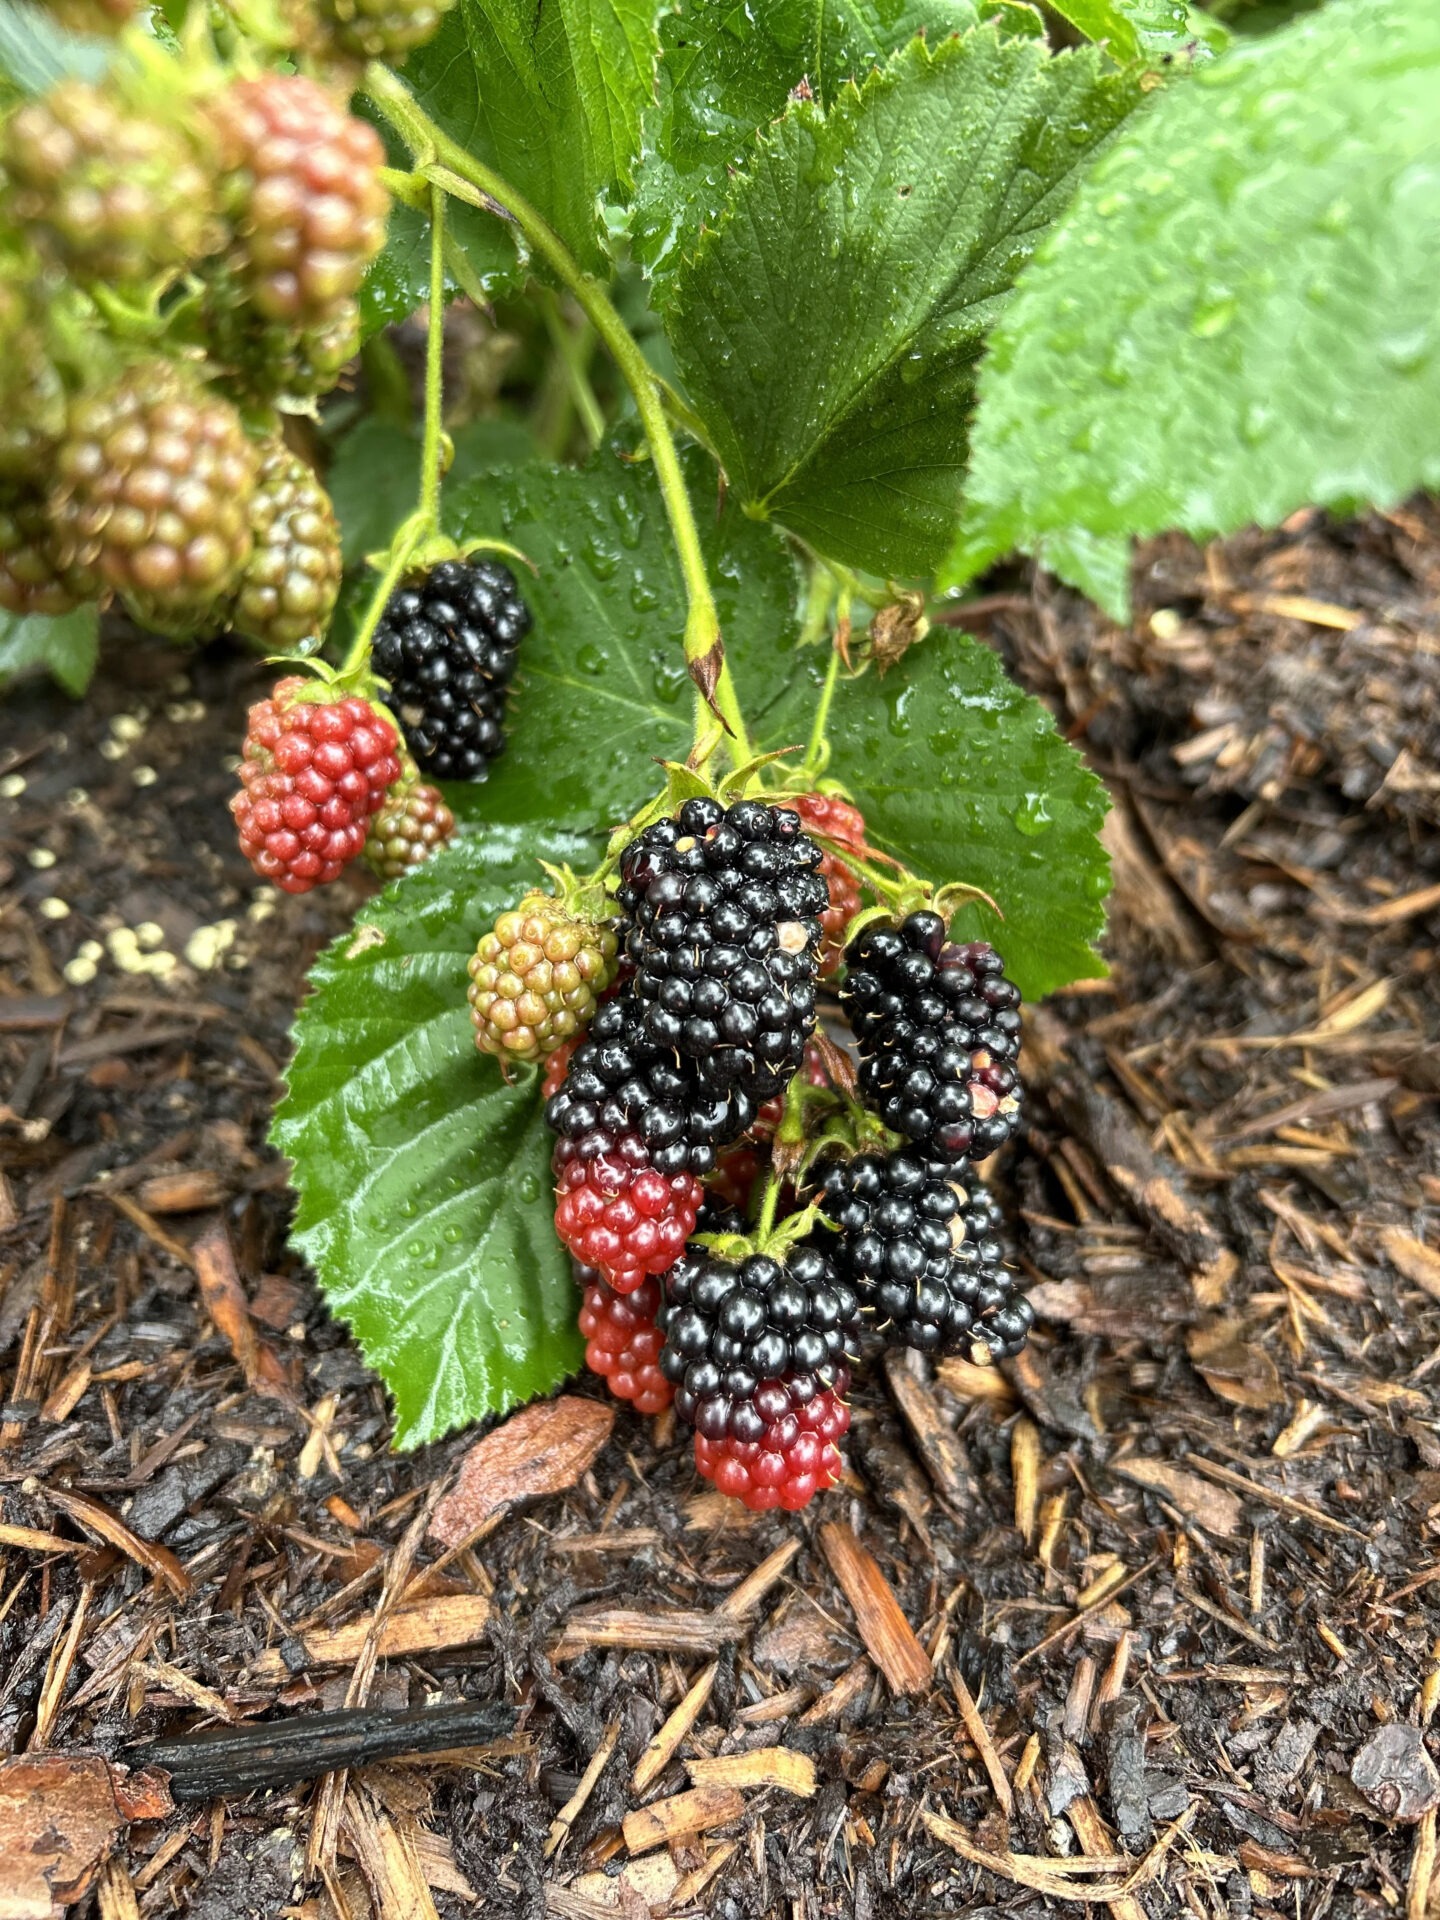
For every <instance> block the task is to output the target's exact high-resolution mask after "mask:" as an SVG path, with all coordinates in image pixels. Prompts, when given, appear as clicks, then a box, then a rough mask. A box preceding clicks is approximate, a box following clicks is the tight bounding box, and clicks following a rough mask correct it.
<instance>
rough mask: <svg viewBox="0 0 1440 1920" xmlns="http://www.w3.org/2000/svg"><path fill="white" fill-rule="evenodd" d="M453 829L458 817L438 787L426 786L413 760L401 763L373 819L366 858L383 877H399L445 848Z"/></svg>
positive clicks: (397, 878) (387, 878) (398, 878)
mask: <svg viewBox="0 0 1440 1920" xmlns="http://www.w3.org/2000/svg"><path fill="white" fill-rule="evenodd" d="M405 758H406V759H409V756H408V755H406V756H405ZM454 831H455V816H454V814H453V813H452V812H451V811H450V809H449V807H447V806H446V804H445V796H444V795H443V794H442V793H441V792H440V790H439V788H438V787H427V786H426V784H425V782H424V781H423V780H421V779H420V777H419V775H418V774H417V772H416V770H415V763H414V761H413V760H412V761H410V764H409V767H408V768H406V767H405V766H404V764H403V762H402V766H401V775H400V778H399V780H398V781H397V782H396V783H395V785H394V786H393V787H391V789H390V791H389V792H388V793H387V794H386V796H385V804H384V805H383V806H382V807H381V809H380V811H379V812H378V813H377V814H376V815H375V817H374V819H373V820H372V821H371V822H370V830H369V832H368V833H367V834H366V836H365V858H366V860H367V861H368V862H369V864H370V866H371V867H372V868H373V869H374V871H375V872H376V873H377V874H378V875H379V876H380V878H381V879H382V880H400V879H403V877H404V876H405V875H406V874H407V873H409V872H410V871H411V869H412V868H414V867H418V866H422V865H423V864H424V863H425V861H427V860H428V859H429V858H430V856H431V854H432V853H434V852H435V851H436V849H437V848H439V847H443V846H444V844H445V842H446V841H447V840H448V839H449V838H450V836H451V834H452V833H454Z"/></svg>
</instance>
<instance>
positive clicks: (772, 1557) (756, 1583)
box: [715, 1539, 800, 1620]
mask: <svg viewBox="0 0 1440 1920" xmlns="http://www.w3.org/2000/svg"><path fill="white" fill-rule="evenodd" d="M799 1551H800V1542H799V1541H798V1540H796V1539H790V1540H787V1541H786V1542H785V1544H784V1545H783V1546H779V1547H777V1548H776V1549H775V1551H774V1552H773V1553H771V1554H767V1555H766V1557H765V1558H764V1559H763V1560H762V1561H761V1562H760V1564H759V1566H758V1567H756V1568H755V1570H754V1571H753V1572H752V1573H747V1574H746V1576H745V1578H744V1579H743V1580H742V1581H741V1582H740V1584H739V1586H738V1587H734V1588H732V1589H731V1591H730V1592H729V1593H727V1594H726V1596H725V1598H724V1599H723V1600H722V1601H721V1602H720V1604H719V1606H718V1607H716V1609H715V1611H716V1613H718V1614H723V1615H724V1617H725V1618H726V1619H727V1620H743V1619H744V1618H745V1616H746V1615H747V1614H749V1613H753V1612H754V1611H755V1609H756V1607H758V1606H759V1604H760V1602H761V1601H762V1600H763V1599H764V1598H765V1596H766V1594H767V1593H769V1591H770V1589H771V1588H772V1587H773V1586H774V1585H775V1583H776V1581H777V1580H779V1578H780V1577H781V1575H782V1574H783V1573H784V1571H785V1569H786V1568H787V1567H788V1566H789V1564H790V1562H791V1561H792V1560H793V1559H794V1558H795V1556H796V1554H797V1553H799Z"/></svg>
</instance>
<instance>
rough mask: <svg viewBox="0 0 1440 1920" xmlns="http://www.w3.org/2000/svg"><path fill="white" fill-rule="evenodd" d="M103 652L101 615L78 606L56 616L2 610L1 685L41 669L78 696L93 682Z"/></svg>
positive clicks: (0, 623)
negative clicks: (100, 652)
mask: <svg viewBox="0 0 1440 1920" xmlns="http://www.w3.org/2000/svg"><path fill="white" fill-rule="evenodd" d="M99 651H100V618H99V615H98V614H97V613H96V611H95V608H94V607H77V608H76V609H75V611H74V612H73V613H62V614H59V615H58V616H56V617H55V618H54V619H46V618H44V617H42V616H41V615H39V614H32V615H30V616H29V617H27V618H25V619H22V618H21V617H20V616H19V615H18V614H14V613H0V687H5V686H8V684H9V683H10V682H11V681H12V680H18V679H19V678H20V677H21V676H22V675H23V674H28V673H35V672H39V671H41V670H42V669H43V670H44V671H45V672H47V673H48V674H50V676H51V678H52V679H55V680H58V681H59V682H60V685H61V686H62V687H64V689H65V691H66V692H67V693H73V694H75V695H76V697H77V698H78V697H79V695H80V694H82V693H84V691H85V689H86V687H88V686H89V684H90V676H91V675H92V674H93V673H94V671H95V661H96V659H97V657H98V655H99Z"/></svg>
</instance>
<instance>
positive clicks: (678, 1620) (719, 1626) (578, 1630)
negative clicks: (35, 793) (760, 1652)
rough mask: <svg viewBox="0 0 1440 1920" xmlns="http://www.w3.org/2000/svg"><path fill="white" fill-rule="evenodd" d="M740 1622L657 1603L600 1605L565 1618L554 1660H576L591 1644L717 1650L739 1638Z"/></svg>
mask: <svg viewBox="0 0 1440 1920" xmlns="http://www.w3.org/2000/svg"><path fill="white" fill-rule="evenodd" d="M738 1629H739V1623H738V1622H737V1621H734V1620H731V1619H727V1617H726V1616H725V1615H723V1614H721V1613H719V1612H718V1610H717V1612H715V1613H686V1612H683V1611H681V1610H680V1609H679V1608H657V1609H656V1610H655V1611H654V1612H653V1613H641V1612H639V1611H638V1610H637V1609H635V1608H632V1607H601V1608H597V1609H596V1611H595V1612H594V1613H580V1614H575V1615H573V1616H572V1617H571V1618H570V1619H569V1620H567V1621H566V1623H565V1627H564V1630H563V1631H562V1633H561V1635H560V1638H559V1639H558V1640H557V1641H556V1642H555V1646H554V1649H553V1651H552V1652H551V1655H550V1657H551V1659H552V1660H573V1659H575V1658H576V1656H577V1655H579V1654H582V1653H585V1652H587V1651H588V1649H589V1648H591V1647H633V1648H639V1649H642V1650H645V1651H647V1652H650V1653H714V1652H716V1651H717V1650H718V1649H719V1648H720V1647H722V1646H724V1644H725V1642H726V1641H727V1640H735V1639H737V1638H739V1630H738Z"/></svg>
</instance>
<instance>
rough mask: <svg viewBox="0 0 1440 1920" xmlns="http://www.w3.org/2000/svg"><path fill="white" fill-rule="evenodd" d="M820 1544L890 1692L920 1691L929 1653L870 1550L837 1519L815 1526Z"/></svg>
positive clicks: (925, 1683)
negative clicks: (888, 1684) (919, 1639)
mask: <svg viewBox="0 0 1440 1920" xmlns="http://www.w3.org/2000/svg"><path fill="white" fill-rule="evenodd" d="M820 1546H821V1550H822V1551H823V1553H824V1555H825V1558H826V1559H827V1560H828V1561H829V1562H830V1570H831V1572H832V1573H833V1574H834V1575H835V1578H836V1579H837V1580H838V1581H839V1582H840V1585H841V1587H842V1588H843V1589H844V1593H845V1598H846V1599H847V1600H848V1601H849V1602H850V1606H851V1610H852V1611H853V1613H854V1615H855V1622H856V1625H857V1626H858V1627H859V1629H860V1638H861V1640H863V1641H864V1643H865V1650H866V1652H867V1653H868V1654H869V1655H870V1657H871V1659H872V1660H873V1661H874V1662H875V1664H876V1666H877V1667H879V1669H880V1671H881V1672H882V1673H883V1674H884V1676H885V1678H886V1679H887V1680H888V1681H889V1683H890V1686H891V1689H892V1690H893V1691H894V1692H895V1693H923V1692H924V1691H925V1689H926V1688H927V1687H928V1686H929V1685H930V1680H931V1669H930V1658H929V1655H928V1654H927V1653H926V1651H925V1649H924V1648H923V1647H922V1646H921V1644H920V1642H919V1641H918V1640H917V1639H916V1637H915V1633H914V1629H913V1628H912V1627H911V1625H910V1622H909V1621H908V1620H907V1619H906V1618H905V1615H904V1614H903V1613H902V1612H901V1610H900V1602H899V1601H898V1600H897V1599H896V1598H895V1593H894V1589H893V1588H892V1587H891V1585H890V1582H889V1581H888V1580H887V1579H886V1578H885V1576H884V1574H883V1573H882V1572H881V1571H880V1567H879V1563H878V1562H877V1561H876V1559H875V1557H874V1555H873V1554H871V1553H868V1552H867V1551H866V1549H865V1548H864V1547H862V1546H861V1544H860V1542H859V1540H858V1539H857V1538H856V1537H855V1533H854V1530H853V1529H852V1528H851V1527H849V1526H847V1525H846V1524H845V1523H844V1522H843V1521H840V1520H827V1521H826V1522H825V1524H824V1525H823V1526H822V1527H821V1528H820Z"/></svg>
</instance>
